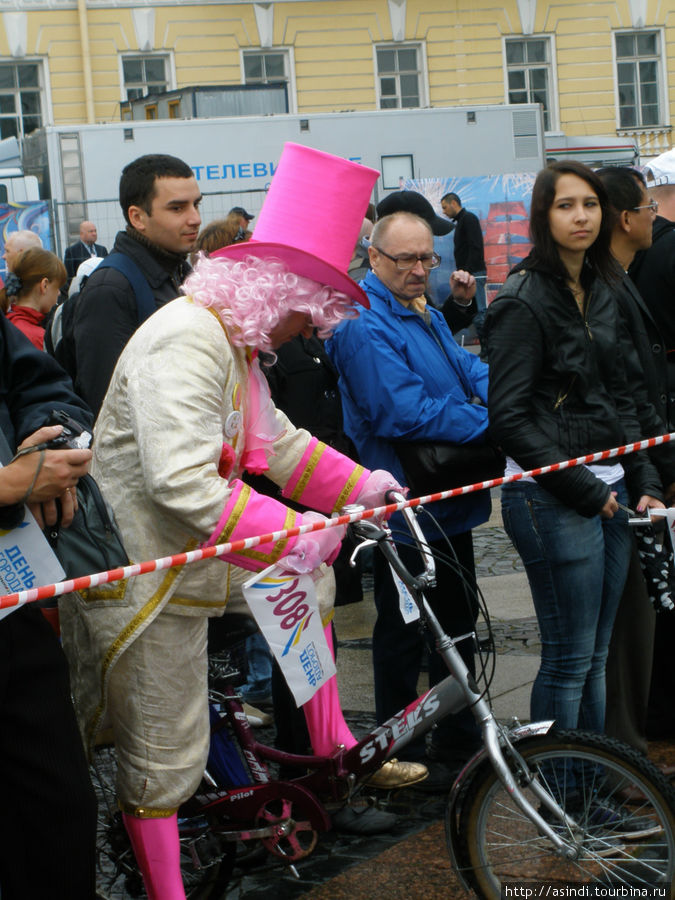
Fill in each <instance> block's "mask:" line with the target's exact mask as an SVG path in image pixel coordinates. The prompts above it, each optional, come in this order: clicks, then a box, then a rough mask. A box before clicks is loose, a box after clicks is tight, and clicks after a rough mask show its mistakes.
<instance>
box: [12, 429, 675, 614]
mask: <svg viewBox="0 0 675 900" xmlns="http://www.w3.org/2000/svg"><path fill="white" fill-rule="evenodd" d="M671 440H675V432H672V433H670V434H662V435H659V436H658V437H652V438H646V439H645V440H643V441H636V442H635V443H632V444H624V445H623V446H622V447H615V448H614V449H612V450H600V451H599V452H598V453H589V454H587V455H586V456H577V457H576V459H566V460H564V461H563V462H558V463H553V464H552V465H550V466H540V467H539V468H536V469H530V470H529V471H527V472H518V473H517V474H515V475H509V476H508V477H502V478H492V479H490V480H489V481H479V482H476V484H468V485H464V486H463V487H458V488H452V489H451V490H447V491H439V492H438V493H435V494H428V495H427V496H426V497H415V498H414V499H412V500H406V501H402V502H401V503H392V504H390V505H389V506H380V507H377V509H367V510H364V511H363V512H358V513H352V514H351V515H345V516H339V517H337V518H334V519H329V520H327V521H326V522H315V523H314V524H311V525H299V526H297V527H295V528H287V529H285V530H283V531H275V532H272V533H271V534H261V535H257V536H255V537H250V538H246V539H244V540H239V541H232V543H229V544H216V545H215V546H213V547H204V548H203V549H200V550H190V551H188V552H185V553H175V554H174V555H173V556H164V557H161V558H160V559H151V560H148V561H147V562H141V563H134V565H130V566H124V567H122V568H118V569H110V570H109V571H107V572H97V573H95V574H93V575H82V576H80V577H79V578H71V579H69V580H68V581H59V582H56V583H55V584H45V585H42V586H41V587H37V588H31V589H30V590H28V591H19V592H18V593H15V594H4V595H3V596H1V597H0V609H7V608H8V607H10V606H22V605H23V604H24V603H33V602H34V601H36V600H48V599H49V598H50V597H59V596H61V594H68V593H70V592H71V591H82V590H86V589H87V588H90V587H95V586H97V585H99V584H107V583H108V582H111V581H121V580H122V579H124V578H135V577H136V576H137V575H145V574H146V573H147V572H158V571H161V570H163V569H172V568H175V567H177V566H185V565H189V564H190V563H193V562H198V561H199V560H200V559H211V558H212V557H217V556H222V555H224V554H226V553H238V552H239V551H240V550H248V549H250V548H251V547H256V546H257V545H258V544H266V543H269V542H271V541H280V540H282V539H283V538H286V537H294V536H295V535H298V534H307V532H309V531H320V530H321V529H322V528H332V527H333V526H335V525H347V524H349V523H350V522H358V521H359V520H360V519H370V518H372V517H373V516H376V515H381V514H383V513H386V514H391V513H394V512H397V511H398V510H401V509H404V508H405V507H415V506H422V505H424V504H426V503H433V502H435V501H437V500H447V499H449V498H451V497H460V496H461V495H462V494H470V493H472V492H473V491H482V490H486V489H487V488H492V487H497V486H498V485H500V484H507V483H508V482H511V481H519V480H520V479H521V478H526V477H533V476H536V475H546V474H548V473H549V472H558V471H561V470H562V469H569V468H572V466H581V465H586V464H589V463H594V462H600V461H601V460H604V459H611V458H613V457H615V456H624V455H625V454H627V453H635V452H636V451H637V450H647V449H649V448H650V447H658V446H659V445H660V444H666V443H668V442H669V441H671Z"/></svg>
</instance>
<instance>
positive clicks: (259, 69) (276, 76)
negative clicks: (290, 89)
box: [244, 50, 289, 84]
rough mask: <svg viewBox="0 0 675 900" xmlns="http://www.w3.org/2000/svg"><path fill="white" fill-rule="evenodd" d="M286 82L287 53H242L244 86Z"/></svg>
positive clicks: (271, 51) (287, 77)
mask: <svg viewBox="0 0 675 900" xmlns="http://www.w3.org/2000/svg"><path fill="white" fill-rule="evenodd" d="M288 80H289V72H288V53H286V52H285V51H284V50H281V51H279V50H269V51H257V50H256V51H255V52H248V51H246V52H244V84H269V83H270V82H271V81H285V82H287V83H288Z"/></svg>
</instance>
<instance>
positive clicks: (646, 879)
mask: <svg viewBox="0 0 675 900" xmlns="http://www.w3.org/2000/svg"><path fill="white" fill-rule="evenodd" d="M516 749H517V751H518V753H520V754H521V756H522V757H523V759H524V761H525V763H526V765H527V769H528V770H529V774H530V775H531V776H534V779H535V781H536V783H537V784H538V785H540V786H541V788H542V789H543V790H544V791H545V792H546V793H547V794H548V795H549V796H550V797H552V798H553V799H554V800H555V802H556V803H557V804H558V805H559V806H560V807H562V809H564V811H565V813H566V815H567V817H568V818H567V819H566V820H564V819H562V818H561V817H559V816H556V815H555V814H554V813H551V812H550V811H548V810H547V809H546V805H545V804H544V803H543V802H542V800H541V799H540V798H538V797H537V796H536V795H535V793H534V792H533V790H532V787H531V786H528V784H527V782H528V778H529V775H528V773H527V772H525V771H520V772H519V771H517V769H518V766H517V764H513V765H511V766H510V768H511V770H512V771H513V772H514V774H515V775H516V778H517V781H518V783H519V785H520V786H521V787H522V789H523V791H524V793H525V795H526V797H527V799H528V800H529V801H530V803H531V804H532V805H533V807H534V808H535V809H537V810H538V811H539V813H540V814H541V815H542V816H543V817H544V818H545V820H546V821H547V823H548V824H549V825H551V827H552V828H553V829H554V831H556V833H557V834H558V835H559V836H560V837H561V838H562V839H563V840H564V841H565V844H566V853H567V854H570V855H571V858H570V856H569V855H568V856H567V857H563V855H562V854H561V853H560V852H559V851H558V850H557V849H556V848H555V846H554V845H553V843H552V841H550V840H549V839H548V838H546V837H543V836H542V835H541V834H540V833H539V832H538V830H537V828H536V826H535V825H534V824H533V823H532V822H531V821H530V820H529V819H528V818H527V817H526V816H525V814H524V813H523V812H522V811H521V810H520V808H519V807H518V806H517V805H516V803H515V802H514V801H513V799H512V798H511V797H510V795H509V794H508V792H507V791H506V790H505V788H504V786H503V785H502V784H501V782H500V781H499V779H498V777H497V775H496V773H495V771H494V769H493V768H492V766H491V764H490V763H489V762H487V763H486V764H485V765H483V766H482V767H481V769H479V770H478V771H477V773H476V775H475V777H474V779H473V781H472V783H471V785H470V786H469V788H468V793H467V796H466V799H465V802H464V803H463V805H462V811H461V817H460V823H459V827H460V834H461V835H462V843H463V847H462V855H463V859H461V860H460V864H461V865H462V867H463V868H464V875H465V876H466V877H467V880H468V881H469V882H470V883H471V885H472V887H473V888H474V890H475V891H476V893H477V894H478V896H479V897H482V898H486V900H498V898H501V897H503V896H505V892H504V890H505V886H507V885H511V886H512V887H516V886H518V887H525V886H528V887H537V888H539V889H541V887H542V885H543V886H548V885H551V886H552V887H574V886H578V885H598V886H600V885H602V886H605V887H610V886H611V887H613V888H617V887H619V886H626V887H631V888H633V889H638V888H639V889H644V890H645V891H646V890H647V889H650V888H651V889H653V888H655V887H659V888H661V890H662V891H663V893H659V894H658V896H664V897H670V898H671V900H673V898H674V897H675V894H674V893H673V892H674V888H673V881H674V880H675V791H674V790H673V788H672V787H671V786H670V785H669V783H668V781H667V780H666V779H665V778H664V777H663V775H662V774H661V773H660V772H659V771H658V769H657V768H656V767H655V766H653V765H652V764H651V763H650V762H649V761H648V760H647V759H645V757H643V756H642V755H641V754H640V753H638V752H637V751H635V750H632V749H631V748H629V747H627V746H626V745H624V744H622V743H620V742H619V741H614V740H611V739H610V738H607V737H605V736H603V735H598V734H592V733H588V732H571V731H568V732H564V731H559V732H555V731H554V732H550V733H549V734H547V735H541V736H537V737H532V738H528V739H526V740H523V741H521V742H519V743H518V744H517V745H516ZM446 826H447V828H448V829H449V828H450V821H449V819H448V821H447V822H446ZM639 895H640V896H651V894H649V893H644V894H643V893H640V894H639ZM626 896H634V894H629V895H628V894H627V895H626Z"/></svg>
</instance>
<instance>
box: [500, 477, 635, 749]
mask: <svg viewBox="0 0 675 900" xmlns="http://www.w3.org/2000/svg"><path fill="white" fill-rule="evenodd" d="M611 490H612V491H616V492H617V500H618V501H619V502H620V503H623V504H625V503H626V502H627V496H626V490H625V486H624V482H623V480H622V481H619V482H617V483H616V484H614V485H612V487H611ZM502 515H503V519H504V527H505V529H506V532H507V534H508V535H509V537H510V538H511V540H512V541H513V544H514V546H515V548H516V550H517V551H518V553H519V554H520V557H521V559H522V560H523V563H524V565H525V570H526V572H527V577H528V580H529V583H530V589H531V591H532V599H533V601H534V608H535V611H536V614H537V619H538V621H539V630H540V634H541V642H542V650H541V665H540V668H539V672H538V674H537V677H536V679H535V682H534V685H533V688H532V697H531V701H530V713H531V717H532V720H533V721H541V720H542V719H555V720H556V722H557V724H558V726H559V727H560V728H585V729H588V730H591V731H598V732H602V731H603V730H604V723H605V665H606V662H607V651H608V648H609V641H610V638H611V636H612V627H613V625H614V617H615V615H616V610H617V607H618V605H619V600H620V599H621V594H622V591H623V587H624V583H625V580H626V575H627V573H628V563H629V560H630V548H631V537H630V530H629V527H628V523H627V516H626V513H625V512H624V511H623V510H618V512H616V513H615V514H614V517H613V518H611V519H603V518H601V517H600V516H599V515H598V516H594V517H593V518H592V519H587V518H585V517H583V516H581V515H579V514H578V513H577V512H575V510H573V509H572V508H571V507H569V506H566V505H565V504H564V503H562V502H560V501H559V500H557V499H556V498H555V497H554V496H553V495H552V494H550V493H549V492H548V491H546V490H545V489H544V488H542V487H540V486H539V485H538V484H534V483H529V482H520V483H518V484H509V485H505V486H504V488H503V490H502Z"/></svg>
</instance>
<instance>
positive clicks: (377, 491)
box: [356, 469, 408, 519]
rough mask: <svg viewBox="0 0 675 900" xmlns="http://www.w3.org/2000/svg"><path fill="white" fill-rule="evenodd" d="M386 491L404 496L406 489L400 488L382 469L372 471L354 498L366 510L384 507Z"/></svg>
mask: <svg viewBox="0 0 675 900" xmlns="http://www.w3.org/2000/svg"><path fill="white" fill-rule="evenodd" d="M387 491H398V493H399V494H403V495H404V496H406V495H407V493H408V488H404V487H401V485H400V484H399V483H398V481H396V479H395V478H394V476H393V475H392V474H391V473H390V472H387V471H385V470H384V469H374V470H373V471H372V472H371V473H370V475H369V476H368V477H367V478H366V481H365V483H364V485H363V487H362V488H361V491H360V493H359V495H358V497H357V498H356V502H357V503H358V504H359V505H360V506H365V507H366V509H374V508H375V507H378V506H386V504H387V500H386V496H385V495H386V493H387ZM385 518H387V519H388V518H389V516H385Z"/></svg>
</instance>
